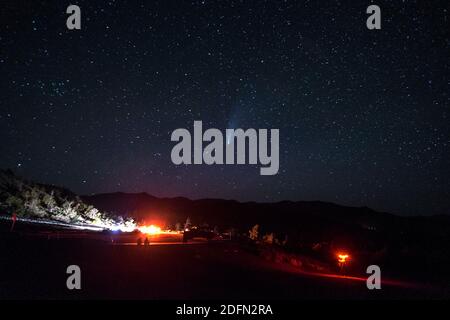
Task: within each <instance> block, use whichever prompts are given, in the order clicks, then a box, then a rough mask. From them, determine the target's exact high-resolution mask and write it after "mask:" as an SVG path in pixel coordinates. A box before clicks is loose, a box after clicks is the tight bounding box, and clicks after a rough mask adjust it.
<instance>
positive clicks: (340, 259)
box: [337, 253, 350, 263]
mask: <svg viewBox="0 0 450 320" xmlns="http://www.w3.org/2000/svg"><path fill="white" fill-rule="evenodd" d="M337 258H338V262H339V263H346V262H347V260H349V258H350V257H349V255H348V254H346V253H338V255H337Z"/></svg>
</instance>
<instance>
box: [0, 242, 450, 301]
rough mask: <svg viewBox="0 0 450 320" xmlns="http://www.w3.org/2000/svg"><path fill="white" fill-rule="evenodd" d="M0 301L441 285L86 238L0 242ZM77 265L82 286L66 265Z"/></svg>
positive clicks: (436, 294)
mask: <svg viewBox="0 0 450 320" xmlns="http://www.w3.org/2000/svg"><path fill="white" fill-rule="evenodd" d="M2 240H3V241H2V242H1V245H0V249H1V256H2V259H1V264H2V266H1V269H0V270H1V273H0V298H2V299H265V298H270V299H367V298H369V299H380V298H381V299H394V298H395V299H400V298H402V299H404V298H420V299H423V298H445V297H448V292H445V291H443V290H442V289H437V288H430V287H419V288H410V287H404V286H402V285H400V286H389V285H383V288H382V289H381V290H373V291H370V290H368V289H367V288H366V284H365V282H364V281H361V280H349V279H339V278H330V277H322V276H314V275H308V274H302V273H301V272H300V271H299V270H298V269H296V268H294V267H291V266H288V265H280V264H275V263H273V262H270V261H265V260H264V259H262V258H260V257H258V256H255V255H253V254H251V253H248V252H245V251H243V250H241V248H240V247H239V246H238V245H236V244H233V243H228V242H216V243H206V242H205V243H197V244H181V243H180V244H170V245H165V244H155V245H151V246H150V247H144V246H140V247H138V246H135V245H111V244H109V243H108V242H102V241H98V240H92V239H59V240H57V239H51V240H47V239H43V238H33V239H24V238H19V239H8V238H4V239H2ZM72 264H75V265H78V266H80V268H81V276H82V277H81V278H82V288H81V290H72V291H71V290H68V289H67V288H66V279H67V277H68V275H67V274H66V268H67V267H68V266H69V265H72Z"/></svg>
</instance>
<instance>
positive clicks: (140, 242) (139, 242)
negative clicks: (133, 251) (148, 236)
mask: <svg viewBox="0 0 450 320" xmlns="http://www.w3.org/2000/svg"><path fill="white" fill-rule="evenodd" d="M137 245H138V246H140V245H142V239H141V238H138V239H137Z"/></svg>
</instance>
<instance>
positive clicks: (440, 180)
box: [0, 0, 450, 215]
mask: <svg viewBox="0 0 450 320" xmlns="http://www.w3.org/2000/svg"><path fill="white" fill-rule="evenodd" d="M69 4H77V5H79V6H80V8H81V16H82V22H81V30H75V31H70V30H67V28H66V19H67V17H68V15H67V14H66V8H67V6H68V5H69ZM370 4H372V2H371V1H368V0H367V1H328V0H324V1H302V0H292V1H291V0H285V1H275V0H272V1H263V0H261V1H236V0H230V1H220V2H219V1H211V0H199V1H181V0H179V1H169V0H164V1H148V0H146V1H143V0H141V1H138V0H136V1H131V0H123V1H113V0H110V1H108V0H105V1H81V0H74V1H71V2H70V3H69V2H66V1H31V0H29V1H24V0H15V1H12V0H11V1H9V0H7V1H2V3H1V4H0V74H1V82H0V93H1V95H0V110H1V112H0V137H1V138H2V142H1V144H0V154H1V157H0V168H4V169H6V168H11V169H13V170H14V171H15V172H17V173H18V174H20V175H22V176H24V177H27V178H30V179H34V180H37V181H40V182H43V183H50V184H55V185H61V186H65V187H67V188H70V189H72V190H73V191H75V192H77V193H80V194H90V193H99V192H112V191H124V192H142V191H144V192H148V193H150V194H153V195H155V196H164V197H172V196H186V197H190V198H194V199H196V198H205V197H214V198H226V199H236V200H241V201H280V200H321V201H330V202H335V203H338V204H343V205H352V206H368V207H371V208H373V209H377V210H383V211H389V212H394V213H399V214H404V215H411V214H424V215H427V214H442V213H450V166H449V159H450V129H449V128H450V126H449V120H450V119H449V116H450V99H449V86H450V80H449V71H450V70H449V56H450V50H449V48H450V46H449V30H450V28H449V23H448V22H449V21H448V20H449V12H448V10H449V9H448V6H447V5H446V2H445V1H442V2H438V1H377V2H376V4H377V5H379V6H380V7H381V13H382V29H381V30H375V31H370V30H368V29H367V28H366V19H367V17H368V15H367V14H366V8H367V6H369V5H370ZM194 120H202V121H203V127H204V128H205V129H206V128H211V127H213V128H218V129H221V130H225V128H230V127H235V128H244V129H245V128H267V129H270V128H277V129H279V130H280V170H279V173H278V174H277V175H274V176H261V175H260V174H259V167H260V166H259V165H257V166H249V165H241V166H237V165H235V166H224V165H222V166H220V165H215V166H207V165H197V166H194V165H182V166H176V165H174V164H173V163H172V162H171V159H170V153H171V149H172V147H173V146H174V145H175V143H174V142H171V141H170V135H171V133H172V131H173V130H175V129H177V128H188V129H189V130H191V131H192V127H193V122H194Z"/></svg>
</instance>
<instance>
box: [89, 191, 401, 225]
mask: <svg viewBox="0 0 450 320" xmlns="http://www.w3.org/2000/svg"><path fill="white" fill-rule="evenodd" d="M83 200H84V201H86V202H87V203H90V204H92V205H94V206H96V207H98V208H99V209H100V210H104V211H107V212H113V213H115V214H117V215H122V216H132V217H134V218H136V219H137V220H143V221H153V220H158V221H162V222H163V223H166V224H170V225H173V224H175V223H176V222H180V223H182V222H184V221H185V220H186V219H187V218H188V217H189V218H190V219H191V220H192V222H194V223H196V224H203V223H207V224H209V225H219V226H224V227H238V228H249V227H251V226H253V225H255V224H260V225H261V226H262V227H263V228H264V227H269V226H270V229H273V230H274V231H284V232H285V231H290V230H301V229H303V228H308V229H311V228H314V229H322V230H323V229H326V228H328V227H339V228H365V229H373V230H380V229H392V228H396V227H399V226H400V225H403V224H404V221H405V220H407V218H404V217H399V216H395V215H392V214H388V213H382V212H376V211H374V210H371V209H369V208H366V207H361V208H356V207H346V206H340V205H337V204H333V203H326V202H320V201H297V202H294V201H282V202H276V203H257V202H238V201H234V200H223V199H201V200H190V199H187V198H182V197H178V198H157V197H154V196H151V195H149V194H146V193H135V194H131V193H109V194H97V195H92V196H83Z"/></svg>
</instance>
